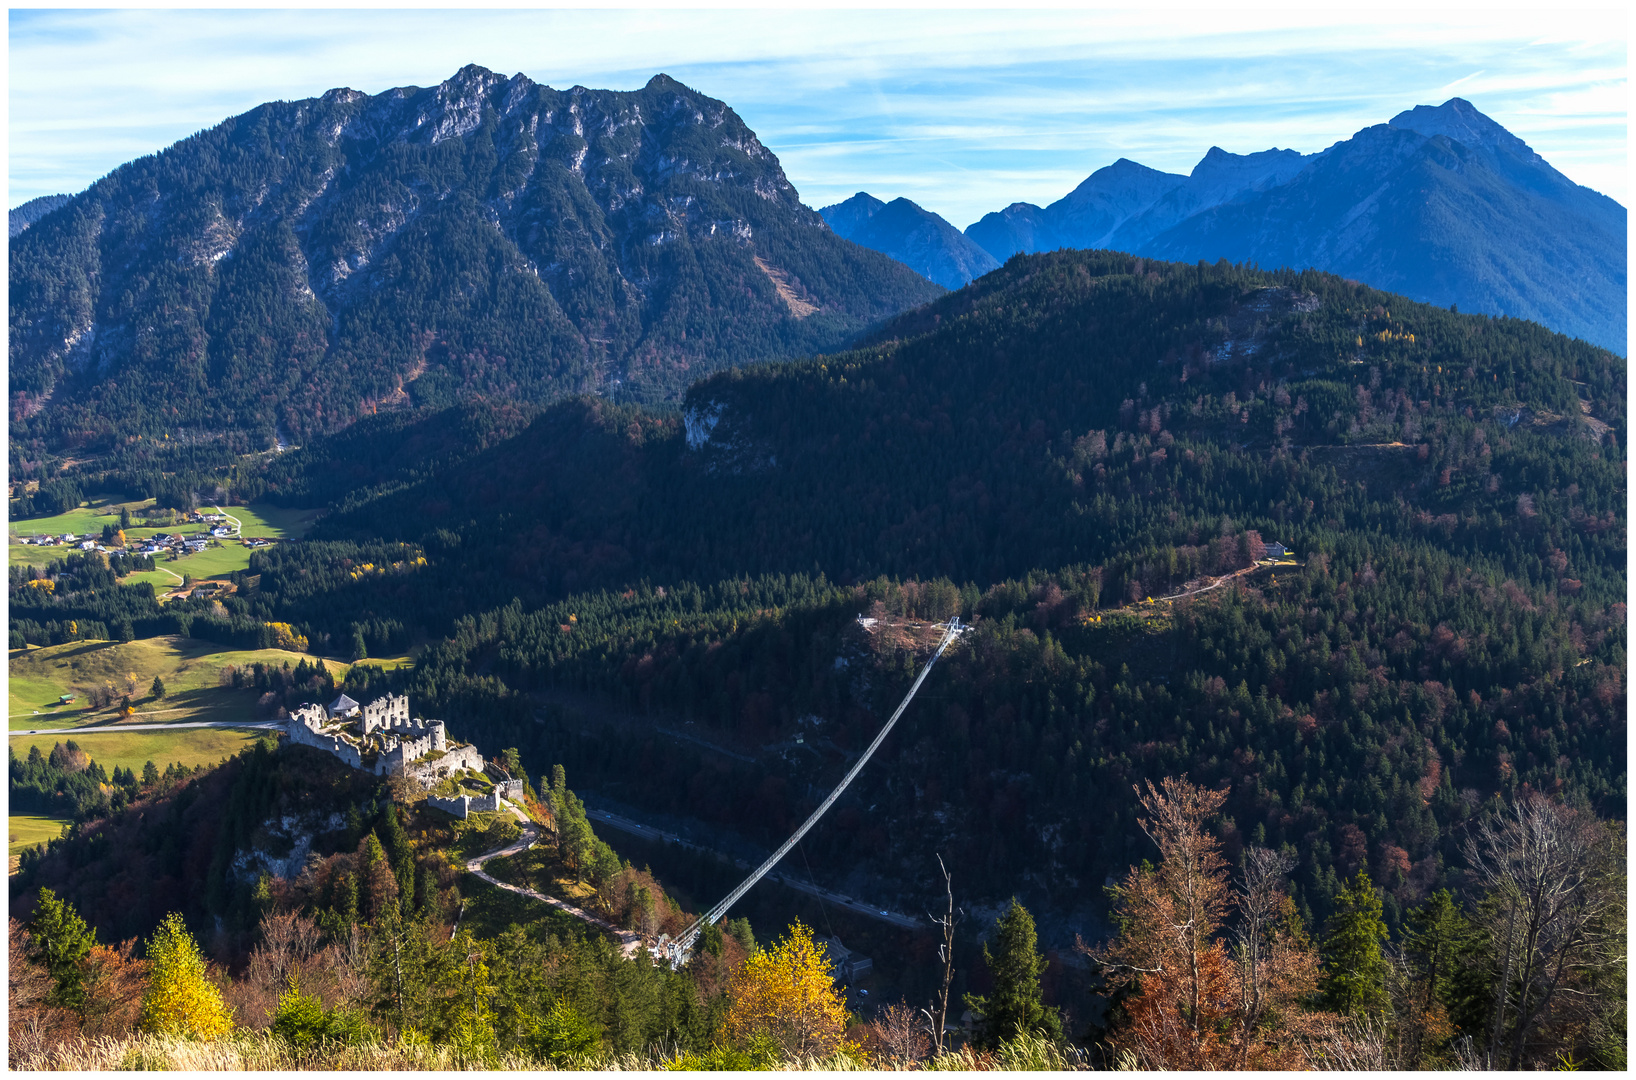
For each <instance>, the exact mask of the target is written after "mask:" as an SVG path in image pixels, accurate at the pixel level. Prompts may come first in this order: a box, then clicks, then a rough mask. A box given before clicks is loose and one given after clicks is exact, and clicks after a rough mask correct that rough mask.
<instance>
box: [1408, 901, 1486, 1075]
mask: <svg viewBox="0 0 1636 1080" xmlns="http://www.w3.org/2000/svg"><path fill="white" fill-rule="evenodd" d="M1405 923H1406V930H1407V933H1406V934H1405V935H1404V939H1403V953H1404V955H1405V956H1406V957H1407V958H1408V961H1409V965H1410V969H1411V971H1412V972H1413V974H1414V983H1415V985H1414V988H1413V998H1412V1000H1411V1001H1410V1003H1409V1010H1408V1011H1409V1016H1408V1024H1407V1027H1408V1030H1407V1031H1406V1032H1405V1035H1406V1038H1405V1040H1404V1043H1405V1045H1404V1056H1405V1060H1404V1062H1403V1065H1404V1067H1405V1068H1409V1069H1414V1068H1418V1067H1419V1066H1420V1062H1421V1059H1422V1058H1423V1057H1424V1056H1425V1054H1426V1053H1427V1052H1428V1051H1431V1050H1434V1049H1436V1045H1435V1044H1436V1043H1437V1042H1439V1041H1441V1039H1442V1038H1443V1037H1444V1036H1446V1035H1447V1034H1448V1033H1449V1032H1450V1030H1451V1028H1450V1026H1449V1023H1448V1009H1447V1005H1448V1002H1449V1001H1450V1000H1451V999H1453V998H1454V997H1455V996H1456V995H1457V993H1458V991H1459V987H1460V986H1461V985H1462V983H1463V982H1465V981H1467V980H1466V978H1463V976H1465V973H1466V969H1469V968H1470V967H1471V965H1470V964H1468V963H1467V962H1466V961H1467V960H1468V959H1469V954H1470V953H1471V951H1472V945H1473V941H1472V927H1471V923H1470V921H1469V920H1468V919H1467V918H1466V916H1465V914H1464V913H1463V912H1461V910H1460V908H1459V906H1458V905H1457V904H1455V902H1454V897H1453V896H1452V895H1451V894H1450V893H1449V891H1448V890H1447V889H1439V890H1437V891H1436V892H1434V893H1432V894H1431V896H1429V897H1427V899H1426V902H1425V903H1424V904H1421V905H1420V906H1419V907H1417V908H1415V909H1414V910H1412V911H1410V912H1409V915H1408V918H1407V919H1406V920H1405Z"/></svg>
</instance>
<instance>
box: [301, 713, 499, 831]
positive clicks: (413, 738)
mask: <svg viewBox="0 0 1636 1080" xmlns="http://www.w3.org/2000/svg"><path fill="white" fill-rule="evenodd" d="M335 722H337V721H336V719H335V718H332V717H331V716H330V715H329V711H328V710H327V709H326V708H325V707H324V706H322V705H302V706H301V707H299V708H297V709H296V710H295V711H293V712H292V713H290V715H289V718H288V719H286V720H285V722H284V731H285V733H286V734H287V735H288V736H289V738H290V741H291V742H293V743H299V744H301V745H302V746H311V747H313V748H314V749H318V750H322V751H324V752H325V753H328V754H333V755H334V756H335V757H337V758H340V759H341V760H342V761H344V762H346V763H347V764H348V765H350V766H351V767H352V768H354V769H363V768H364V764H363V753H364V749H363V747H361V746H360V745H359V744H358V743H356V742H353V741H352V740H351V739H349V738H347V737H346V736H343V735H337V734H330V733H326V732H325V730H324V729H325V728H327V727H329V726H330V725H331V724H332V723H335ZM358 723H359V727H360V728H361V729H362V731H363V735H364V738H366V739H367V738H368V737H369V736H370V735H375V736H376V737H378V738H380V739H382V740H383V743H384V746H383V749H382V750H381V751H380V753H379V754H376V755H374V760H373V761H372V763H371V769H372V771H373V772H374V774H375V775H376V776H399V775H407V776H410V777H412V778H413V779H416V780H419V781H420V782H421V784H423V785H424V786H426V787H435V786H436V785H437V783H438V781H439V780H441V779H443V778H444V777H446V776H450V775H452V774H453V773H456V772H459V771H460V770H462V769H469V770H471V771H473V772H482V771H483V755H482V754H481V753H479V752H478V750H477V747H475V746H470V745H467V746H459V747H455V748H453V749H450V747H449V739H448V731H447V729H446V728H445V727H444V725H443V721H441V720H413V719H410V716H409V698H408V696H407V695H404V694H399V695H397V696H394V697H383V698H377V699H376V700H374V701H372V702H370V703H369V704H368V705H365V706H363V707H362V717H361V719H360V720H359V722H358ZM366 745H367V744H366ZM429 757H430V758H433V760H431V761H425V759H426V758H429ZM417 762H419V763H421V764H419V765H417ZM518 797H519V798H520V797H521V795H520V793H519V795H518ZM451 812H452V811H451Z"/></svg>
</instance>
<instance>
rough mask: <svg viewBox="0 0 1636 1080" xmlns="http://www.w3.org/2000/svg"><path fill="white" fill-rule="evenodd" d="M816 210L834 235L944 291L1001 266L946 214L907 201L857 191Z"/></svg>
mask: <svg viewBox="0 0 1636 1080" xmlns="http://www.w3.org/2000/svg"><path fill="white" fill-rule="evenodd" d="M818 213H819V214H820V215H821V216H822V217H823V219H824V220H825V221H826V222H828V223H829V227H830V228H831V229H832V230H834V232H835V234H836V235H837V236H840V237H842V238H844V239H847V240H850V241H852V242H853V243H855V244H860V245H862V246H863V247H866V248H870V249H872V250H874V251H879V252H881V253H882V254H884V255H888V256H890V257H892V258H894V259H896V260H897V261H898V262H900V263H903V264H904V265H905V266H907V267H909V268H910V269H911V270H914V271H915V272H916V273H917V274H920V275H921V276H922V277H925V278H928V279H930V280H931V281H935V282H937V284H939V285H941V286H943V287H944V288H945V289H958V288H960V287H962V286H964V285H967V284H970V283H971V282H972V281H973V280H974V279H976V278H980V277H982V276H983V275H984V274H986V273H988V272H989V271H990V270H993V269H995V268H996V267H998V266H999V265H1000V264H999V262H998V260H996V259H995V258H994V257H993V256H992V255H990V254H989V253H988V252H987V251H985V250H984V249H983V248H982V247H981V246H980V245H978V244H977V243H976V242H975V241H973V240H971V239H970V238H968V237H966V236H965V235H964V234H963V233H961V232H960V230H959V229H957V228H955V227H954V226H953V225H951V224H949V223H948V221H946V220H945V219H944V218H942V217H941V216H939V215H937V214H934V213H932V212H931V211H929V210H926V209H923V208H922V207H921V206H919V205H918V204H916V203H914V202H911V201H910V200H908V199H903V198H898V199H893V200H892V201H891V202H889V203H886V202H882V201H881V200H879V199H877V198H875V197H874V196H873V195H870V194H869V193H868V192H866V191H860V192H858V193H857V194H856V195H854V196H852V198H850V199H847V200H846V201H845V202H840V203H836V204H834V205H833V206H826V207H823V208H822V209H820V210H819V211H818Z"/></svg>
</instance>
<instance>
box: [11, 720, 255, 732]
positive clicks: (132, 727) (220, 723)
mask: <svg viewBox="0 0 1636 1080" xmlns="http://www.w3.org/2000/svg"><path fill="white" fill-rule="evenodd" d="M201 727H229V728H255V729H256V730H258V731H260V730H264V729H265V730H277V729H278V727H279V725H278V724H273V723H256V722H246V721H242V720H239V721H235V720H189V721H186V722H183V723H176V724H98V725H97V726H96V727H63V728H40V729H38V730H34V731H22V730H15V731H12V732H10V734H12V735H84V734H86V733H95V732H99V731H180V730H181V729H183V728H201Z"/></svg>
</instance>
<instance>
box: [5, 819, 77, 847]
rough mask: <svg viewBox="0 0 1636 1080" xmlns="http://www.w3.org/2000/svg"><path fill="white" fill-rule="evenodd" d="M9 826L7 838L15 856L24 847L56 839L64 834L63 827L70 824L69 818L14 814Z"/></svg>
mask: <svg viewBox="0 0 1636 1080" xmlns="http://www.w3.org/2000/svg"><path fill="white" fill-rule="evenodd" d="M8 820H9V822H10V824H9V825H8V826H7V829H8V834H7V839H8V840H9V841H10V847H9V849H8V850H9V851H10V853H11V854H12V855H13V856H15V855H16V854H17V853H18V852H19V851H21V850H23V849H24V848H28V847H33V846H34V845H35V844H43V843H45V842H46V841H47V840H55V839H56V838H57V837H58V836H60V835H61V834H62V827H63V826H64V825H66V824H68V819H67V818H52V817H39V816H37V815H34V814H13V815H12V816H11V817H10V818H9V819H8Z"/></svg>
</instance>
